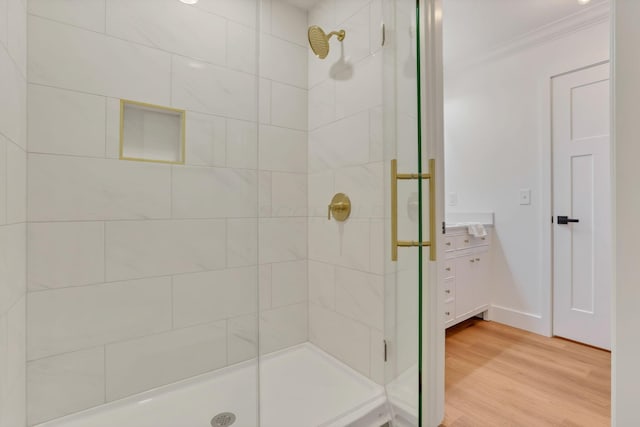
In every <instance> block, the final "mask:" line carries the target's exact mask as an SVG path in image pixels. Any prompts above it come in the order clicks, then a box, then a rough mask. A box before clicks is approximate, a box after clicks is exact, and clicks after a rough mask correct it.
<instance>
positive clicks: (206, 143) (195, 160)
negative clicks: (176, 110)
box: [186, 112, 227, 167]
mask: <svg viewBox="0 0 640 427" xmlns="http://www.w3.org/2000/svg"><path fill="white" fill-rule="evenodd" d="M186 132H187V138H186V162H187V164H189V165H195V166H218V167H224V166H226V157H227V143H226V142H227V121H226V120H225V119H224V118H222V117H217V116H212V115H209V114H199V113H194V112H189V114H188V117H187V128H186Z"/></svg>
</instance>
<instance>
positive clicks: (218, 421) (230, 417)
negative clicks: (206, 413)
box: [211, 412, 236, 427]
mask: <svg viewBox="0 0 640 427" xmlns="http://www.w3.org/2000/svg"><path fill="white" fill-rule="evenodd" d="M235 422H236V416H235V415H234V414H232V413H231V412H223V413H221V414H218V415H216V416H215V417H213V418H212V419H211V427H229V426H230V425H231V424H233V423H235Z"/></svg>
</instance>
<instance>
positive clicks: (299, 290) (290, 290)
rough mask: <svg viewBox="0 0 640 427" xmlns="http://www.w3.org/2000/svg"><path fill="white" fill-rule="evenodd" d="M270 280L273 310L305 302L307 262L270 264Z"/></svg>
mask: <svg viewBox="0 0 640 427" xmlns="http://www.w3.org/2000/svg"><path fill="white" fill-rule="evenodd" d="M271 280H272V284H271V306H272V307H273V308H276V307H282V306H287V305H291V304H296V303H304V302H306V301H307V292H308V289H307V261H295V262H282V263H275V264H272V270H271Z"/></svg>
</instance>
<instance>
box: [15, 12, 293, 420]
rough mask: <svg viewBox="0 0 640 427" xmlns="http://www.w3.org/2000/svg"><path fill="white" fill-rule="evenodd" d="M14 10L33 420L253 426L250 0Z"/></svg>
mask: <svg viewBox="0 0 640 427" xmlns="http://www.w3.org/2000/svg"><path fill="white" fill-rule="evenodd" d="M81 3H82V4H81ZM187 3H190V4H187ZM18 5H19V6H20V7H22V3H21V2H17V3H16V7H17V6H18ZM28 15H29V16H28V40H29V43H28V74H27V76H28V105H27V108H28V112H29V132H28V139H29V140H28V147H29V151H30V153H29V156H28V164H27V167H28V206H29V207H28V220H29V223H28V267H27V268H28V296H27V305H28V307H27V313H28V314H27V325H28V330H27V356H26V357H27V382H28V384H29V387H28V389H29V390H28V396H27V407H28V410H27V416H28V424H29V426H33V425H39V424H40V423H46V424H45V425H47V426H66V427H73V426H87V425H91V426H96V427H102V426H105V427H106V426H112V425H118V426H122V427H151V426H153V427H159V426H160V427H175V426H197V425H217V424H215V423H212V419H214V417H216V416H218V415H219V417H218V418H216V419H217V420H229V419H231V417H233V418H234V419H236V423H235V425H236V426H243V427H255V426H256V425H258V423H259V421H258V419H259V414H258V392H257V391H258V363H257V360H258V315H259V310H258V275H259V272H261V271H262V268H261V265H260V263H259V262H258V261H259V260H258V250H259V248H258V229H259V227H258V216H259V206H260V205H259V202H258V193H259V191H258V185H259V176H260V172H259V171H258V141H257V138H258V127H259V123H258V61H257V53H258V39H257V33H258V31H259V25H258V24H259V23H258V0H225V1H222V0H200V1H198V2H196V1H179V0H103V1H86V2H85V1H82V2H77V1H73V0H58V1H55V2H54V1H38V0H32V1H29V2H28ZM277 178H280V177H274V179H277ZM260 207H262V206H260ZM296 224H299V225H300V226H299V229H294V230H287V233H288V232H291V233H294V234H295V233H296V232H303V231H304V229H305V226H306V225H305V224H306V222H305V221H303V220H301V219H300V220H297V222H295V221H294V225H296ZM277 230H280V229H277ZM270 232H274V230H271V231H270ZM266 239H267V240H268V239H269V236H268V235H267V236H266ZM276 273H279V271H278V270H277V269H274V274H276ZM116 402H117V403H116ZM84 410H88V411H86V412H82V413H79V412H81V411H84ZM64 416H68V417H67V418H64V419H61V420H58V421H54V420H55V419H58V418H60V417H64Z"/></svg>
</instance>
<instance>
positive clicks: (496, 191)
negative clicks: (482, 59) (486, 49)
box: [445, 22, 609, 334]
mask: <svg viewBox="0 0 640 427" xmlns="http://www.w3.org/2000/svg"><path fill="white" fill-rule="evenodd" d="M445 25H446V22H445ZM608 58H609V26H608V24H606V23H602V24H598V25H597V26H592V27H589V28H586V29H583V30H580V31H577V32H574V33H571V34H569V35H567V36H565V37H563V38H560V39H557V40H553V41H550V42H547V43H545V44H541V45H537V46H533V47H530V48H528V49H526V50H523V51H519V52H517V53H515V54H512V55H510V56H508V57H505V58H500V59H497V60H493V61H491V62H487V63H482V64H480V65H478V66H475V67H472V68H470V69H467V70H464V72H446V73H445V163H446V172H445V173H446V180H445V182H446V184H445V185H446V189H445V191H446V193H447V194H448V193H451V192H455V193H457V196H458V204H457V206H455V207H451V206H448V207H447V208H446V209H447V210H448V211H449V212H495V234H494V236H495V239H494V245H493V249H494V256H493V281H492V283H493V296H492V301H493V306H494V307H493V310H492V316H493V319H494V320H497V321H501V322H504V323H507V324H510V325H512V326H516V327H520V328H524V329H528V330H531V331H534V332H538V333H542V334H549V333H550V332H551V329H550V328H551V316H550V304H551V294H550V290H551V288H550V287H551V285H550V280H551V278H550V269H549V265H550V254H551V249H550V240H549V239H548V236H549V230H550V228H549V227H550V217H551V211H550V209H551V205H550V197H551V193H550V185H551V182H550V179H549V176H550V172H549V170H550V169H549V168H550V78H551V77H552V76H553V75H556V74H559V73H563V72H567V71H570V70H573V69H576V68H580V67H584V66H587V65H590V64H594V63H596V62H599V61H603V60H606V59H608ZM524 188H528V189H531V192H532V203H531V205H528V206H521V205H519V200H518V194H519V189H524Z"/></svg>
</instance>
